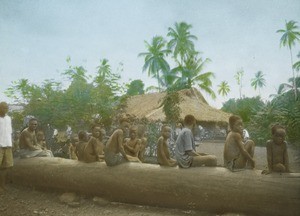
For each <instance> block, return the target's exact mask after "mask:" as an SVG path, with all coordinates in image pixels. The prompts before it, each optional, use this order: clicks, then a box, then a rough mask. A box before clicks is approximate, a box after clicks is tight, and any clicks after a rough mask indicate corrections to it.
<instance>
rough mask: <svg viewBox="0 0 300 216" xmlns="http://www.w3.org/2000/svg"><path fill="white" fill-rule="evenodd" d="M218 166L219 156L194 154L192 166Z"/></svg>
mask: <svg viewBox="0 0 300 216" xmlns="http://www.w3.org/2000/svg"><path fill="white" fill-rule="evenodd" d="M203 165H205V166H217V157H216V156H214V155H205V156H193V162H192V167H200V166H203Z"/></svg>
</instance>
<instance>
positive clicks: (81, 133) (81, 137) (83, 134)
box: [78, 130, 88, 141]
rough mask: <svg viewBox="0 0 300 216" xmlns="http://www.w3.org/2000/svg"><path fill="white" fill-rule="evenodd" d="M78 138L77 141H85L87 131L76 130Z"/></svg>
mask: <svg viewBox="0 0 300 216" xmlns="http://www.w3.org/2000/svg"><path fill="white" fill-rule="evenodd" d="M78 139H79V141H87V139H88V135H87V132H86V131H83V130H81V131H79V132H78Z"/></svg>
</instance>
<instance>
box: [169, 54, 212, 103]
mask: <svg viewBox="0 0 300 216" xmlns="http://www.w3.org/2000/svg"><path fill="white" fill-rule="evenodd" d="M208 62H210V59H208V58H206V59H205V60H202V58H198V57H197V54H194V55H190V56H188V59H186V60H185V61H184V64H183V65H179V66H178V67H176V68H173V69H172V72H173V73H174V74H175V73H181V77H179V78H178V79H177V81H176V83H175V85H176V86H177V88H179V89H183V88H192V87H193V86H194V85H197V86H198V87H199V88H200V89H202V90H203V91H205V92H206V93H208V94H209V95H210V96H211V97H212V98H213V99H215V98H216V94H215V93H214V91H213V90H212V81H211V79H212V78H214V77H215V75H214V73H213V72H203V69H204V67H205V65H206V64H207V63H208Z"/></svg>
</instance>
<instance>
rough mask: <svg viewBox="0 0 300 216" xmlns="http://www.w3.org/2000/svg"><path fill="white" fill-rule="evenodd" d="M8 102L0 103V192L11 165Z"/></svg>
mask: <svg viewBox="0 0 300 216" xmlns="http://www.w3.org/2000/svg"><path fill="white" fill-rule="evenodd" d="M7 112H8V104H7V103H6V102H1V103H0V193H2V192H3V191H4V190H5V180H6V178H7V173H8V171H9V170H10V169H11V168H12V166H13V153H12V126H11V118H10V117H9V116H8V115H7Z"/></svg>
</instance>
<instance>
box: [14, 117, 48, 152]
mask: <svg viewBox="0 0 300 216" xmlns="http://www.w3.org/2000/svg"><path fill="white" fill-rule="evenodd" d="M37 125H38V121H37V119H36V118H31V119H30V120H29V126H28V127H27V128H25V129H24V130H23V131H22V132H21V135H20V140H19V145H20V157H21V158H31V157H53V154H52V151H50V150H43V149H42V148H41V147H40V146H39V145H38V142H37V137H36V133H35V131H36V128H37Z"/></svg>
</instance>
